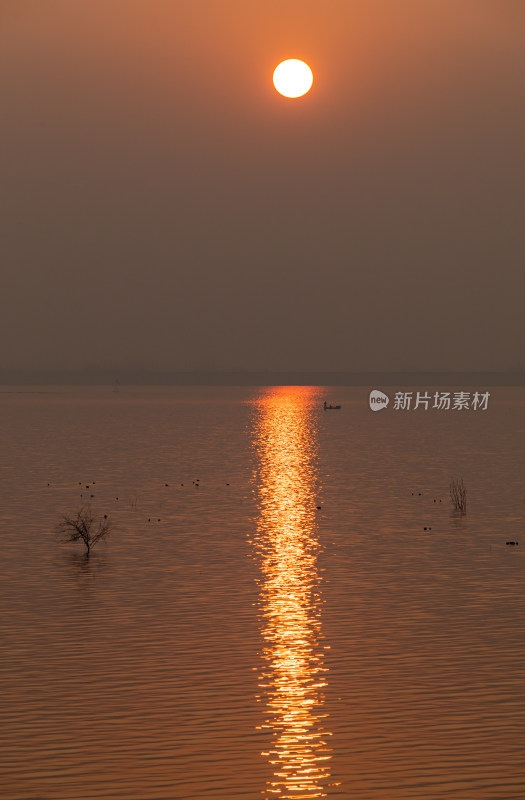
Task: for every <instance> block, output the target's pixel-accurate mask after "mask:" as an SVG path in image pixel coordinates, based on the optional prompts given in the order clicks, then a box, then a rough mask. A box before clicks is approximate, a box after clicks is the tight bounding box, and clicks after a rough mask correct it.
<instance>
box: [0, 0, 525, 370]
mask: <svg viewBox="0 0 525 800" xmlns="http://www.w3.org/2000/svg"><path fill="white" fill-rule="evenodd" d="M524 23H525V6H524V5H523V3H521V1H520V0H498V2H496V0H490V1H489V0H460V2H457V1H454V2H453V1H452V0H439V1H438V0H427V1H426V2H425V3H421V2H419V1H417V0H411V2H408V1H405V2H396V3H394V2H392V0H377V1H376V2H374V1H373V0H366V2H365V0H357V2H349V1H348V0H337V1H335V2H334V1H333V0H332V1H327V2H324V3H320V2H315V3H314V2H311V1H310V2H305V1H304V0H303V2H295V0H293V2H286V3H283V2H279V3H278V2H240V0H239V2H232V0H221V1H220V2H219V1H217V2H215V0H204V1H203V2H197V0H191V2H190V1H189V0H183V1H182V2H181V1H180V0H178V1H177V2H168V1H167V0H150V2H146V0H140V1H139V0H104V1H102V0H89V2H87V0H86V2H81V1H79V2H70V0H7V2H6V0H4V2H3V3H2V8H1V9H0V102H1V107H2V109H3V125H2V131H1V132H0V146H1V149H2V153H3V155H4V158H5V170H4V180H3V186H2V192H3V194H4V197H3V202H4V204H5V206H6V208H7V213H6V215H4V218H3V221H2V223H1V225H2V228H1V230H0V233H1V235H2V239H3V241H4V243H5V253H6V274H7V281H6V289H5V292H4V293H3V297H2V299H1V300H0V304H1V307H0V312H1V314H0V333H1V334H2V336H1V337H0V341H3V342H6V339H7V336H9V338H10V341H11V342H13V340H14V344H12V343H11V344H9V346H8V345H7V344H3V345H0V367H7V366H10V367H16V366H18V365H20V366H36V365H39V364H40V365H44V366H53V365H56V366H67V367H71V368H82V367H85V366H87V365H89V364H92V365H99V366H110V367H113V366H116V367H117V366H119V365H123V366H131V367H137V368H139V367H143V368H148V367H149V368H163V369H164V368H165V369H176V368H201V367H207V368H212V367H216V368H232V367H238V366H244V367H253V368H265V367H267V368H270V369H294V368H297V369H305V368H312V369H314V368H316V369H322V368H325V369H344V370H347V369H352V368H354V369H358V370H363V369H372V370H373V369H397V368H401V369H406V368H418V367H419V368H421V369H449V368H450V369H463V368H465V369H466V368H470V369H482V368H487V369H498V368H502V369H508V368H512V367H516V366H521V367H522V368H524V367H525V363H524V362H523V356H522V349H523V348H522V346H521V342H522V340H523V335H524V333H525V330H524V323H523V321H522V314H521V308H520V305H519V302H518V298H520V297H521V296H522V295H523V290H524V289H525V286H524V283H523V281H524V278H523V270H522V266H521V265H522V263H523V255H525V253H524V244H523V237H522V233H521V217H522V215H521V214H520V212H519V209H520V208H522V207H523V190H522V186H523V178H524V177H525V176H524V174H523V172H524V164H523V157H522V141H523V139H524V135H525V130H524V128H525V120H524V113H523V89H524V84H525V46H524V45H525V24H524ZM288 57H299V58H303V59H304V60H306V61H307V62H308V63H309V64H310V65H311V67H312V69H313V71H314V75H315V83H314V88H313V89H312V91H311V92H310V93H309V94H308V95H307V96H306V97H305V98H302V99H300V100H297V101H289V100H285V99H283V98H281V97H280V96H279V95H277V94H276V92H275V91H274V89H273V87H272V83H271V76H272V72H273V69H274V67H275V66H276V64H277V63H278V62H279V61H280V60H282V59H283V58H288ZM87 274H89V275H90V276H91V279H90V280H89V281H86V275H87ZM452 284H453V285H454V287H455V288H454V291H451V290H450V287H451V285H452ZM79 304H81V305H85V306H86V313H88V311H87V310H88V309H89V310H90V311H89V313H94V314H95V324H94V326H93V330H89V332H86V329H85V327H81V328H79V326H78V325H77V324H76V314H75V312H73V311H72V310H71V308H78V306H79ZM70 306H71V308H70ZM92 309H96V311H95V312H93V311H91V310H92ZM365 329H370V331H371V333H370V334H367V336H366V337H363V331H364V330H365ZM65 330H67V331H68V335H67V337H64V331H65ZM13 333H14V334H15V335H14V336H13ZM334 339H335V340H336V341H334ZM458 343H459V344H458Z"/></svg>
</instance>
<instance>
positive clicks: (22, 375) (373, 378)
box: [0, 370, 525, 387]
mask: <svg viewBox="0 0 525 800" xmlns="http://www.w3.org/2000/svg"><path fill="white" fill-rule="evenodd" d="M117 385H122V386H378V387H381V386H455V387H463V386H477V387H485V386H525V372H459V371H457V372H423V371H421V372H402V371H401V372H381V371H376V372H321V371H306V370H305V371H297V372H292V371H290V372H277V371H276V372H273V371H248V370H246V371H244V370H235V371H234V370H232V371H224V372H218V371H217V372H213V371H202V372H197V371H185V372H183V371H180V372H160V371H158V372H138V371H136V372H135V371H131V370H130V371H122V372H117V371H115V372H112V373H109V372H108V371H95V370H93V371H89V372H88V371H84V372H66V371H59V370H46V371H44V370H42V371H33V370H4V371H0V386H10V387H14V386H117Z"/></svg>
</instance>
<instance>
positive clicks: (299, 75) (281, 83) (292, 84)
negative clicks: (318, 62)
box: [273, 58, 314, 97]
mask: <svg viewBox="0 0 525 800" xmlns="http://www.w3.org/2000/svg"><path fill="white" fill-rule="evenodd" d="M313 82H314V76H313V74H312V70H311V69H310V67H309V66H308V64H305V63H304V61H299V59H297V58H288V59H287V60H286V61H281V63H280V64H279V66H278V67H276V69H275V72H274V73H273V85H274V86H275V88H276V89H277V91H278V92H279V94H282V95H283V96H284V97H302V95H303V94H306V92H308V91H310V88H311V86H312V83H313Z"/></svg>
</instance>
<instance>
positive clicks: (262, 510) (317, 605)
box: [254, 387, 331, 800]
mask: <svg viewBox="0 0 525 800" xmlns="http://www.w3.org/2000/svg"><path fill="white" fill-rule="evenodd" d="M316 401H317V390H316V389H314V388H308V387H306V388H305V387H284V388H283V387H278V388H277V387H276V388H271V389H269V390H268V391H267V392H266V393H265V394H264V395H262V396H261V397H260V398H259V401H258V408H257V411H258V415H257V423H256V427H255V436H254V446H255V451H256V457H257V492H258V499H259V516H258V524H257V534H256V538H255V542H254V544H255V548H256V552H257V556H258V559H259V563H260V568H261V573H262V578H261V582H260V593H259V598H260V619H261V628H262V636H263V639H264V647H263V652H262V655H263V658H264V661H265V664H266V666H265V668H264V672H263V673H262V675H261V681H260V684H259V685H260V687H261V689H262V690H263V691H262V695H261V697H260V698H259V699H260V700H262V701H263V702H264V703H265V710H264V722H263V724H262V725H261V728H266V729H269V730H270V731H271V732H272V749H271V750H270V752H266V753H263V755H265V756H267V757H269V759H270V762H271V764H272V766H273V768H274V776H273V779H272V781H271V783H270V785H268V786H267V788H266V792H265V794H266V797H276V796H278V797H281V798H288V799H289V800H299V798H306V797H308V798H316V797H326V796H327V786H328V781H329V777H330V759H331V748H330V747H329V745H328V739H329V737H330V735H331V734H330V733H329V732H328V731H327V730H326V728H325V718H326V716H327V715H326V713H324V712H323V703H324V696H323V689H324V687H325V686H326V672H327V669H326V668H325V667H324V663H323V653H324V649H325V645H324V643H323V638H322V627H321V596H320V590H319V584H320V576H319V572H318V568H317V555H318V552H319V542H318V539H317V536H316V515H317V513H318V512H317V510H316V505H317V488H318V487H317V472H316V458H317V439H316V426H315V408H314V403H316Z"/></svg>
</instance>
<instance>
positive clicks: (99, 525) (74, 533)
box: [56, 506, 115, 558]
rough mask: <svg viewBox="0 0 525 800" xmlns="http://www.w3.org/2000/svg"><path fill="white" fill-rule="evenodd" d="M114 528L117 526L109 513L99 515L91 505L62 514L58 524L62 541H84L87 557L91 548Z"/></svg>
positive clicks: (57, 529)
mask: <svg viewBox="0 0 525 800" xmlns="http://www.w3.org/2000/svg"><path fill="white" fill-rule="evenodd" d="M114 529H115V526H114V525H113V523H112V522H111V520H110V519H109V518H108V516H107V514H104V516H102V517H100V516H97V515H96V514H95V513H94V512H93V511H92V510H91V508H90V507H89V506H82V508H79V510H78V511H77V512H76V513H75V514H62V517H61V519H60V522H59V523H58V525H57V526H56V531H57V533H58V535H59V538H60V541H62V542H83V543H84V545H85V547H86V558H89V554H90V551H91V548H92V547H94V546H95V545H96V544H97V542H100V540H101V539H105V537H106V536H108V535H109V534H110V533H111V532H112V531H113V530H114Z"/></svg>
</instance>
